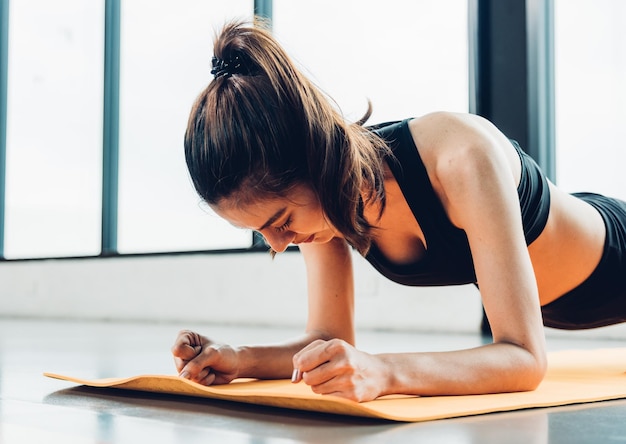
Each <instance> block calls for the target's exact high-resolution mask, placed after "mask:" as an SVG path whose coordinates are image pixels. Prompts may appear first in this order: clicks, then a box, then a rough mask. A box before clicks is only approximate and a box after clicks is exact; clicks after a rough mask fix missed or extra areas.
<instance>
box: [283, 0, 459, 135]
mask: <svg viewBox="0 0 626 444" xmlns="http://www.w3.org/2000/svg"><path fill="white" fill-rule="evenodd" d="M274 31H275V35H276V37H277V38H278V39H279V40H280V41H281V42H282V43H283V45H284V46H285V47H286V49H287V51H288V52H289V53H290V55H291V56H292V57H293V58H294V59H295V60H296V61H297V62H299V63H300V64H302V65H303V66H304V68H305V72H308V73H309V74H311V75H312V76H313V78H314V80H315V81H316V83H317V85H318V86H320V87H321V88H322V89H323V90H324V91H325V92H326V93H328V94H329V95H330V96H331V97H332V98H333V99H334V100H336V101H337V103H338V104H339V106H340V107H341V108H342V110H343V112H344V114H345V115H346V116H347V117H348V118H350V119H352V120H358V119H359V118H360V117H361V116H362V115H363V113H364V112H365V110H366V108H367V100H368V99H369V100H371V102H372V105H373V107H374V114H373V115H372V118H371V119H370V121H369V122H371V123H378V122H384V121H388V120H399V119H404V118H406V117H411V116H418V115H421V114H425V113H428V112H432V111H440V110H446V111H459V112H467V110H468V37H467V36H468V30H467V0H419V1H411V2H407V1H403V0H390V1H386V2H381V1H378V0H358V1H357V0H352V1H341V2H337V1H333V0H315V1H312V0H310V1H303V0H301V1H297V2H294V1H291V0H274ZM307 70H308V71H307Z"/></svg>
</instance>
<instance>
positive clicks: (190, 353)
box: [172, 330, 202, 361]
mask: <svg viewBox="0 0 626 444" xmlns="http://www.w3.org/2000/svg"><path fill="white" fill-rule="evenodd" d="M201 350H202V341H201V339H200V337H199V335H197V334H195V333H193V332H190V331H186V330H183V331H182V332H180V333H179V335H178V337H177V338H176V342H175V343H174V345H173V346H172V354H173V355H174V356H175V357H177V358H181V359H183V360H186V361H189V360H190V359H193V358H195V357H196V355H197V354H198V353H200V351H201Z"/></svg>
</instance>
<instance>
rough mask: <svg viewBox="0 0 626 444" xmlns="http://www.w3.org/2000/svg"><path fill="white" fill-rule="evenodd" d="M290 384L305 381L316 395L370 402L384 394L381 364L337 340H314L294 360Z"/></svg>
mask: <svg viewBox="0 0 626 444" xmlns="http://www.w3.org/2000/svg"><path fill="white" fill-rule="evenodd" d="M293 365H294V369H296V370H294V379H293V382H299V381H301V380H302V381H304V382H305V383H306V384H307V385H309V386H311V389H312V390H313V392H315V393H319V394H323V395H335V396H341V397H343V398H347V399H350V400H353V401H357V402H363V401H371V400H372V399H375V398H377V397H379V396H381V395H382V394H384V393H383V388H384V387H385V383H386V381H385V370H384V365H383V362H382V361H381V360H380V359H379V358H377V357H376V356H374V355H371V354H368V353H365V352H362V351H359V350H357V349H356V348H354V347H353V346H352V345H350V344H348V343H347V342H345V341H342V340H340V339H331V340H329V341H323V340H317V341H314V342H312V343H311V344H309V345H307V346H306V347H305V348H303V349H302V350H300V351H299V352H298V353H296V354H295V355H294V357H293Z"/></svg>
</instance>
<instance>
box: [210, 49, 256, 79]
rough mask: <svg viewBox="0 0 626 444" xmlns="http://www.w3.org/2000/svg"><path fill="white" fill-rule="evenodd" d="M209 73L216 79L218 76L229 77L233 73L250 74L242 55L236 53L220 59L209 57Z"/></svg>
mask: <svg viewBox="0 0 626 444" xmlns="http://www.w3.org/2000/svg"><path fill="white" fill-rule="evenodd" d="M211 65H212V69H211V74H213V77H214V78H216V79H219V78H220V77H227V78H228V77H230V76H232V75H233V74H243V75H246V74H251V70H250V68H249V67H248V64H247V63H246V62H245V61H244V58H243V56H241V55H239V54H237V55H235V56H234V57H231V58H229V59H220V58H218V57H215V56H214V57H213V58H212V59H211Z"/></svg>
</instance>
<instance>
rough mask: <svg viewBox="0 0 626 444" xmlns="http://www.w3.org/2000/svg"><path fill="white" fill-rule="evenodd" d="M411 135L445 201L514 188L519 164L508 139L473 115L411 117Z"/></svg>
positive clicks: (433, 183) (433, 182) (432, 181)
mask: <svg viewBox="0 0 626 444" xmlns="http://www.w3.org/2000/svg"><path fill="white" fill-rule="evenodd" d="M409 127H410V130H411V134H412V136H413V139H414V141H415V145H416V146H417V147H418V151H419V154H420V156H421V158H422V161H423V162H424V165H425V167H426V170H427V172H428V176H429V179H430V181H431V183H432V185H433V188H434V189H435V191H436V193H437V194H438V195H439V197H440V199H441V200H442V202H443V203H444V206H445V207H447V208H448V209H450V201H457V202H458V201H463V200H465V199H466V198H467V197H468V194H467V193H468V192H469V190H470V189H473V191H474V192H477V191H478V190H483V191H485V190H487V189H493V187H497V188H500V187H502V186H503V185H505V184H507V183H508V184H510V185H511V188H513V189H514V187H515V184H516V182H517V180H518V178H519V172H520V161H519V157H518V155H517V153H516V151H515V149H514V148H513V146H512V144H511V142H510V141H509V139H508V138H507V137H506V136H505V135H504V134H503V133H502V132H500V131H499V130H498V128H496V127H495V125H493V124H492V123H491V122H489V121H488V120H486V119H484V118H482V117H480V116H476V115H473V114H462V113H450V112H436V113H431V114H427V115H424V116H422V117H420V118H416V119H413V120H412V121H411V122H410V124H409Z"/></svg>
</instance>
